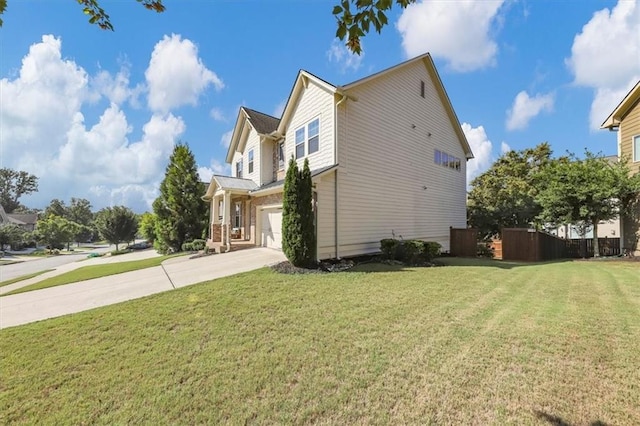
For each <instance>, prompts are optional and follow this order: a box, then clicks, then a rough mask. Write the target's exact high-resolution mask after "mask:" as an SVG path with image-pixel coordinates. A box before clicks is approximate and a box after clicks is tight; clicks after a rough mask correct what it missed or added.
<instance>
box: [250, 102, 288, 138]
mask: <svg viewBox="0 0 640 426" xmlns="http://www.w3.org/2000/svg"><path fill="white" fill-rule="evenodd" d="M242 108H243V109H244V111H245V112H246V113H247V115H248V116H249V121H250V122H251V125H252V126H253V127H254V128H255V129H256V131H257V132H258V133H261V134H269V133H271V132H273V131H274V130H276V129H277V128H278V124H279V123H280V119H279V118H275V117H272V116H270V115H267V114H264V113H262V112H258V111H256V110H253V109H250V108H247V107H242Z"/></svg>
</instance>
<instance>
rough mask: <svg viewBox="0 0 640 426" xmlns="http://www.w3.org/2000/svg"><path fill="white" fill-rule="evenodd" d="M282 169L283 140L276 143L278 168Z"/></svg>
mask: <svg viewBox="0 0 640 426" xmlns="http://www.w3.org/2000/svg"><path fill="white" fill-rule="evenodd" d="M282 169H284V141H282V142H279V143H278V170H282Z"/></svg>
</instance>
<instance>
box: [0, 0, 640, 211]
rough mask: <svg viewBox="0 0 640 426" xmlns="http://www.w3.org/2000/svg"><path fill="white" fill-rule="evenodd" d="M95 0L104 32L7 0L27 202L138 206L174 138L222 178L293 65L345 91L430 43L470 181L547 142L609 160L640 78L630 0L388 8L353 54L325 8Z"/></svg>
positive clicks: (13, 115) (5, 49) (34, 4)
mask: <svg viewBox="0 0 640 426" xmlns="http://www.w3.org/2000/svg"><path fill="white" fill-rule="evenodd" d="M102 3H103V6H104V7H105V8H106V10H107V12H108V13H109V14H110V16H111V19H112V23H113V24H114V26H115V31H114V32H110V31H102V30H100V29H98V28H97V27H95V26H91V25H89V24H88V23H87V21H86V18H85V16H84V15H83V14H82V12H81V8H80V7H79V6H78V5H77V3H76V2H74V1H71V0H48V1H46V2H43V1H38V0H9V3H8V9H7V11H6V13H5V15H4V21H5V22H4V26H3V27H2V29H0V89H1V92H0V120H1V121H0V127H1V130H0V154H1V158H0V161H1V163H2V167H11V168H15V169H21V170H27V171H29V172H30V173H34V174H35V175H37V176H39V177H40V190H39V192H38V193H37V194H33V195H31V196H27V197H24V198H23V199H22V201H23V203H24V204H26V205H28V206H30V207H38V208H42V207H45V206H46V205H47V204H48V202H49V201H50V200H51V199H52V198H60V199H63V200H65V201H67V202H68V201H69V199H70V197H84V198H88V199H89V200H90V201H91V202H92V204H93V206H94V208H96V209H98V208H101V207H104V206H108V205H116V204H125V205H128V206H130V207H132V208H133V209H134V210H136V211H144V210H147V209H149V208H150V203H151V202H152V201H153V199H154V198H155V197H156V196H157V188H158V185H159V182H160V180H161V179H162V177H163V175H164V168H165V167H166V164H167V161H168V157H169V155H170V153H171V150H172V147H173V144H174V142H175V141H176V140H182V141H185V142H187V143H188V144H189V146H190V147H191V149H192V150H193V152H194V154H195V157H196V160H197V162H198V165H199V166H200V171H201V175H202V177H203V178H205V179H206V178H208V177H210V175H211V173H228V172H229V167H228V165H226V164H224V158H225V153H226V145H225V143H227V141H228V139H229V136H230V131H231V129H232V128H233V125H234V122H235V118H236V116H237V112H238V107H239V106H241V105H246V106H248V107H251V108H253V109H257V110H259V111H262V112H265V113H268V114H272V115H278V114H279V113H280V111H281V110H282V108H283V106H284V102H285V101H286V99H287V97H288V95H289V91H290V90H291V86H292V84H293V82H294V79H295V77H296V74H297V72H298V70H299V69H301V68H302V69H306V70H308V71H310V72H312V73H313V74H316V75H317V76H319V77H321V78H323V79H325V80H328V81H330V82H332V83H334V84H338V85H339V84H346V83H348V82H351V81H353V80H356V79H358V78H361V77H363V76H366V75H368V74H370V73H373V72H376V71H379V70H382V69H384V68H387V67H389V66H393V65H395V64H397V63H400V62H402V61H404V60H406V59H408V58H411V57H414V56H417V55H419V54H421V53H423V52H426V51H429V52H431V53H432V56H433V57H434V60H435V63H436V66H437V68H438V70H439V72H440V76H441V78H442V80H443V82H444V85H445V88H446V90H447V92H448V94H449V97H450V98H451V101H452V103H453V106H454V108H455V110H456V112H457V115H458V118H459V119H460V122H461V123H462V126H463V129H464V131H465V133H466V134H467V138H468V139H469V141H470V143H471V145H472V148H473V150H474V154H475V155H476V157H477V158H476V159H475V160H472V162H471V163H469V167H468V169H469V171H468V177H469V178H472V177H474V176H476V175H477V174H479V173H481V172H482V171H483V170H485V169H486V168H487V167H488V166H489V165H490V164H491V162H492V161H493V160H495V159H496V158H497V157H498V156H500V154H501V153H502V152H503V151H504V150H506V149H523V148H526V147H532V146H535V145H536V144H537V143H539V142H542V141H548V142H549V143H550V144H551V146H552V148H553V149H554V151H555V153H556V154H563V153H564V152H566V151H567V150H569V151H572V152H575V153H581V152H583V150H584V148H588V149H590V150H591V151H594V152H598V151H601V152H602V153H604V154H608V155H611V154H616V152H617V151H616V135H615V134H613V133H609V132H607V131H605V130H599V129H598V127H599V124H600V123H601V122H602V121H604V119H605V118H606V116H607V115H608V114H609V112H610V111H611V110H612V109H613V108H614V107H615V105H617V103H618V102H619V101H620V100H621V98H622V97H623V96H624V94H626V92H627V91H628V90H629V89H630V87H631V86H632V85H633V84H634V83H635V82H636V81H637V80H638V79H640V4H638V2H637V0H618V1H596V0H587V1H562V0H560V1H558V0H555V1H546V0H535V1H533V0H526V1H525V0H519V1H490V0H486V1H466V0H458V1H455V0H450V1H423V2H420V3H418V4H416V5H413V6H410V8H408V9H407V10H405V11H402V10H400V9H398V8H396V9H394V10H393V11H392V13H391V14H390V16H389V18H390V19H389V22H390V25H389V26H387V27H386V28H385V29H384V30H383V32H382V34H381V35H378V34H376V33H372V34H370V35H368V36H366V37H365V38H364V39H363V47H364V54H363V55H362V56H360V57H356V56H353V55H351V54H349V53H348V52H347V51H346V49H345V48H344V47H343V46H342V45H341V44H340V43H338V42H337V40H335V37H334V35H335V18H334V17H333V15H332V14H331V10H332V8H333V5H334V2H333V1H324V0H322V1H308V0H306V1H305V0H299V1H297V0H287V1H281V0H275V1H271V0H260V1H259V0H252V1H244V0H233V1H231V0H224V1H213V0H212V1H193V0H179V1H178V0H169V1H167V2H166V6H167V10H166V12H164V13H162V14H156V13H155V12H149V11H146V10H145V9H144V8H143V7H141V6H140V5H139V4H137V3H136V2H135V1H134V0H120V1H117V2H111V1H107V0H103V1H102Z"/></svg>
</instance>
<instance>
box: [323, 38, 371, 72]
mask: <svg viewBox="0 0 640 426" xmlns="http://www.w3.org/2000/svg"><path fill="white" fill-rule="evenodd" d="M327 58H329V62H335V63H336V64H338V66H339V68H340V72H341V73H343V74H344V73H346V72H347V71H352V72H353V71H358V69H359V68H360V66H361V65H362V60H363V59H364V51H362V52H361V53H360V54H359V55H356V54H355V53H352V52H351V51H350V50H349V49H347V47H346V46H345V45H344V43H343V42H341V41H340V40H339V39H334V40H333V42H332V43H331V47H329V50H327Z"/></svg>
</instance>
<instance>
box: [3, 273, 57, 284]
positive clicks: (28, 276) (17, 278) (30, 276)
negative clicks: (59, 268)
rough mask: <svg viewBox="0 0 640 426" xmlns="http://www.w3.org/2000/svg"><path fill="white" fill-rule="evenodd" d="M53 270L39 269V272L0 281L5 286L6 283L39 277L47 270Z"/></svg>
mask: <svg viewBox="0 0 640 426" xmlns="http://www.w3.org/2000/svg"><path fill="white" fill-rule="evenodd" d="M51 271H53V269H47V270H45V271H38V272H34V273H33V274H27V275H22V276H19V277H15V278H12V279H10V280H6V281H0V287H4V286H5V285H9V284H13V283H17V282H18V281H24V280H28V279H29V278H33V277H37V276H38V275H42V274H44V273H45V272H51Z"/></svg>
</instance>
